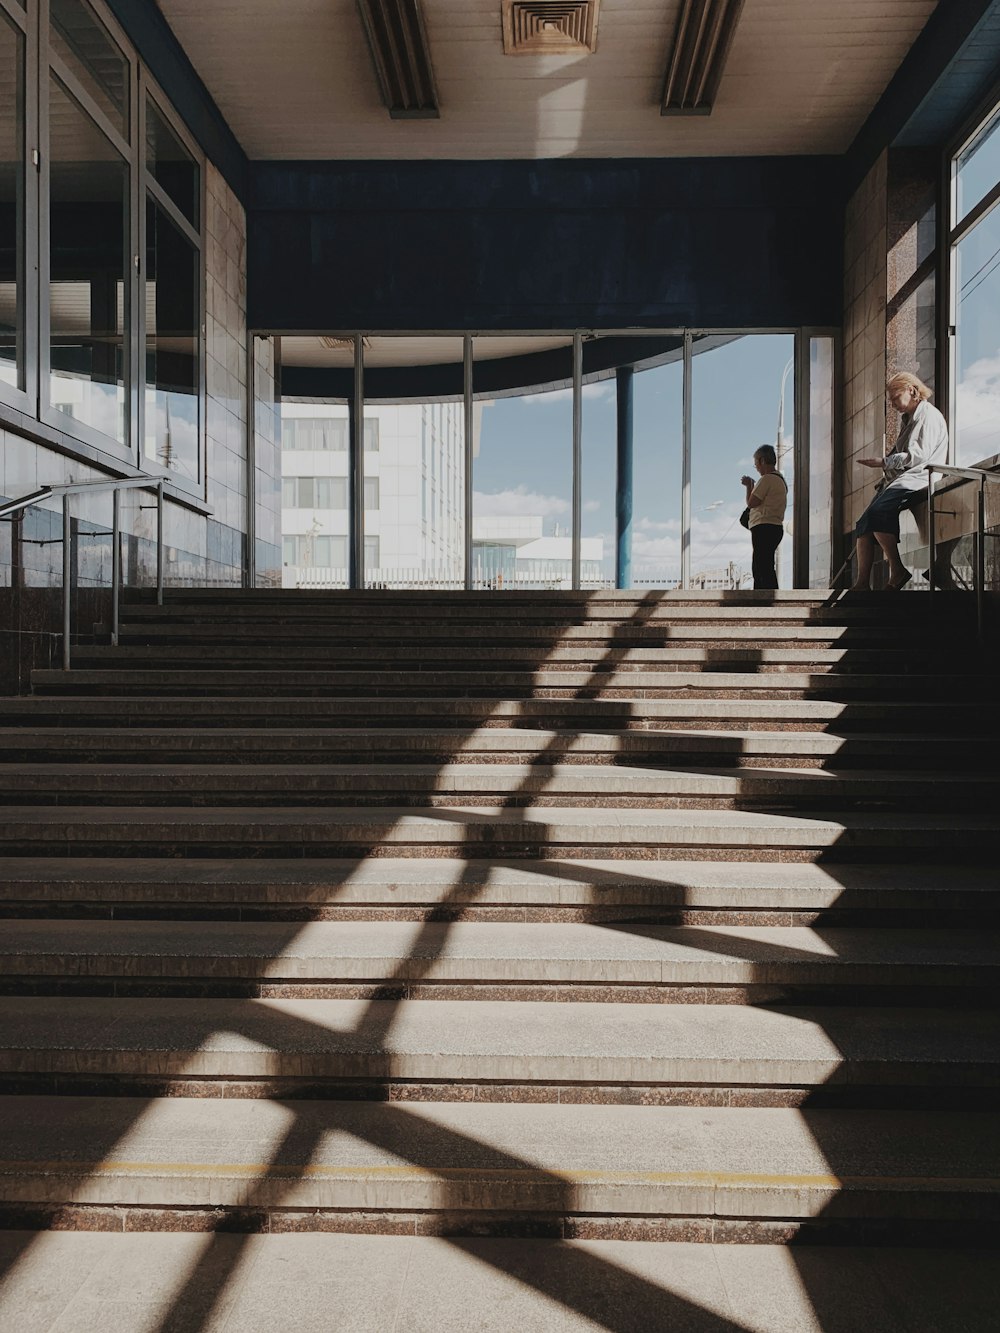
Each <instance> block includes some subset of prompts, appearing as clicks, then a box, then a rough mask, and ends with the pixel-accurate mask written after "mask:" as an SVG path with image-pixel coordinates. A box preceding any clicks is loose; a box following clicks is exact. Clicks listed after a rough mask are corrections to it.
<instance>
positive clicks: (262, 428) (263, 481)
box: [253, 338, 281, 588]
mask: <svg viewBox="0 0 1000 1333" xmlns="http://www.w3.org/2000/svg"><path fill="white" fill-rule="evenodd" d="M253 342H254V346H253V387H254V395H253V397H254V404H253V407H254V421H255V432H254V435H255V438H254V528H255V534H254V535H255V538H256V545H255V556H256V570H255V582H256V586H257V587H258V588H280V587H281V457H280V449H281V441H280V440H279V439H278V434H279V429H280V428H279V413H278V409H277V404H276V396H277V391H278V386H277V381H276V378H275V347H274V339H273V338H255V339H254V340H253Z"/></svg>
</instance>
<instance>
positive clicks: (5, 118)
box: [0, 9, 25, 390]
mask: <svg viewBox="0 0 1000 1333" xmlns="http://www.w3.org/2000/svg"><path fill="white" fill-rule="evenodd" d="M24 52H25V36H24V33H23V32H22V31H21V29H20V28H19V27H17V26H16V25H15V24H14V22H13V21H12V20H11V19H10V18H8V16H7V14H6V13H5V12H4V11H3V10H2V9H0V383H4V384H7V385H9V386H10V387H11V388H13V389H18V390H23V389H24V387H25V363H24V351H25V348H24V228H25V205H24V186H25V176H24V148H25V135H24V114H25V103H24Z"/></svg>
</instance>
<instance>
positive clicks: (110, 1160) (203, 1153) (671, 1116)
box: [0, 1097, 1000, 1217]
mask: <svg viewBox="0 0 1000 1333" xmlns="http://www.w3.org/2000/svg"><path fill="white" fill-rule="evenodd" d="M289 1131H290V1125H289V1111H288V1108H287V1105H285V1104H281V1103H277V1102H271V1101H267V1100H262V1099H258V1100H253V1101H240V1100H237V1099H225V1100H222V1101H219V1100H209V1099H198V1098H192V1099H184V1098H168V1099H164V1100H161V1101H154V1102H149V1101H148V1100H146V1099H141V1100H140V1099H131V1098H120V1099H101V1098H86V1097H81V1098H69V1097H66V1098H45V1097H22V1098H16V1099H10V1098H3V1099H0V1139H2V1140H3V1142H4V1145H5V1146H4V1157H3V1160H2V1161H0V1195H5V1196H7V1197H11V1195H12V1194H13V1196H14V1197H15V1198H23V1197H24V1190H25V1189H26V1188H27V1189H35V1190H37V1191H38V1192H37V1193H36V1194H34V1195H32V1196H30V1197H33V1198H34V1199H35V1201H38V1202H44V1201H45V1200H46V1199H47V1198H49V1197H56V1198H58V1199H60V1201H61V1199H62V1197H63V1196H64V1194H65V1190H66V1185H67V1179H71V1180H72V1181H73V1185H72V1189H73V1197H74V1199H75V1200H76V1201H77V1202H78V1203H88V1202H89V1203H94V1202H105V1201H109V1199H113V1200H115V1201H120V1202H123V1203H149V1202H154V1201H156V1202H162V1201H163V1200H166V1201H167V1202H169V1203H172V1204H174V1205H178V1204H180V1203H185V1204H189V1205H190V1204H194V1203H204V1202H205V1201H211V1203H212V1204H215V1205H219V1204H225V1203H230V1204H232V1203H235V1202H244V1201H245V1200H246V1198H247V1192H248V1184H250V1183H253V1186H254V1188H253V1196H254V1201H255V1204H256V1205H257V1206H265V1207H266V1206H269V1205H270V1206H283V1207H308V1206H323V1205H324V1204H325V1205H327V1206H330V1205H333V1206H338V1207H350V1206H352V1205H353V1206H358V1205H359V1204H360V1203H362V1202H363V1201H366V1202H367V1203H368V1206H372V1205H375V1206H381V1207H383V1208H386V1207H388V1208H392V1207H407V1206H409V1207H417V1206H420V1205H421V1203H422V1204H423V1206H425V1207H427V1206H430V1207H438V1208H440V1207H447V1206H452V1207H454V1206H456V1205H458V1204H464V1205H465V1206H466V1207H469V1206H471V1207H472V1208H474V1209H476V1210H479V1209H483V1210H487V1209H490V1208H491V1207H492V1208H496V1207H497V1206H498V1205H500V1204H501V1201H509V1200H510V1199H511V1198H515V1199H518V1200H519V1201H520V1203H521V1207H522V1208H527V1209H528V1210H529V1211H545V1209H546V1207H552V1206H553V1204H556V1206H561V1208H562V1209H568V1210H570V1211H579V1212H589V1211H597V1210H599V1209H602V1208H603V1210H605V1211H614V1212H617V1213H638V1214H652V1213H660V1214H662V1213H671V1212H684V1213H687V1214H691V1213H695V1212H697V1213H702V1214H704V1213H708V1214H710V1215H718V1214H724V1215H729V1216H733V1215H739V1214H745V1213H746V1212H747V1211H752V1212H753V1214H754V1215H755V1216H772V1217H776V1216H777V1217H789V1216H791V1217H801V1216H814V1215H816V1214H818V1213H819V1212H821V1211H822V1209H823V1208H824V1207H825V1206H826V1205H827V1204H828V1203H829V1202H830V1200H831V1198H832V1197H836V1198H837V1201H838V1206H839V1207H841V1208H842V1207H844V1206H845V1205H846V1204H847V1203H848V1202H849V1200H850V1199H851V1198H852V1196H855V1195H857V1196H859V1199H858V1204H856V1205H855V1206H861V1207H863V1208H864V1209H865V1212H866V1213H868V1211H869V1209H870V1208H872V1207H874V1206H875V1204H876V1200H877V1193H876V1192H878V1191H884V1192H886V1193H888V1194H889V1195H890V1196H892V1204H893V1207H894V1212H895V1211H896V1210H898V1209H899V1208H901V1207H903V1206H904V1205H908V1209H907V1211H909V1210H912V1212H913V1214H914V1215H916V1216H918V1217H919V1216H926V1215H928V1213H929V1214H930V1215H938V1214H939V1213H940V1212H944V1214H945V1215H950V1216H967V1215H968V1207H969V1201H970V1198H974V1197H975V1196H979V1197H980V1198H981V1199H982V1200H984V1202H985V1201H986V1200H988V1199H995V1198H996V1196H997V1194H998V1192H1000V1143H998V1127H997V1118H996V1117H995V1116H991V1115H989V1114H985V1113H974V1112H972V1113H970V1112H967V1113H951V1114H947V1115H942V1114H938V1113H934V1112H915V1111H898V1112H893V1113H891V1114H885V1113H879V1112H869V1111H812V1112H810V1111H806V1112H799V1111H787V1110H770V1109H768V1110H756V1109H755V1110H742V1109H735V1108H726V1109H723V1110H713V1109H703V1108H688V1107H634V1106H628V1107H622V1106H614V1107H608V1106H560V1105H547V1104H541V1105H502V1106H500V1105H482V1104H473V1105H466V1104H462V1103H453V1104H421V1105H407V1106H406V1107H405V1108H404V1107H401V1106H399V1105H398V1104H396V1105H392V1104H390V1105H384V1104H378V1103H361V1102H359V1103H351V1102H336V1101H331V1102H323V1101H309V1102H304V1103H302V1104H301V1105H300V1106H297V1107H296V1114H295V1127H294V1133H292V1134H290V1132H289ZM109 1153H110V1156H109V1155H108V1154H109ZM473 1182H474V1183H475V1187H476V1188H475V1189H474V1190H473V1189H470V1186H471V1185H472V1184H473ZM956 1193H958V1195H959V1197H958V1198H957V1199H955V1195H956ZM901 1196H902V1197H901Z"/></svg>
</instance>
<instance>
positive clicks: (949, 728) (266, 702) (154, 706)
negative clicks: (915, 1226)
mask: <svg viewBox="0 0 1000 1333" xmlns="http://www.w3.org/2000/svg"><path fill="white" fill-rule="evenodd" d="M59 674H61V673H59ZM88 719H89V720H93V719H100V721H101V723H102V725H104V726H107V727H117V728H123V727H134V726H141V727H150V726H169V727H173V726H174V725H176V724H177V723H178V722H182V723H186V724H188V725H190V724H191V723H192V722H197V723H198V724H199V725H200V726H211V727H228V726H246V725H247V724H252V723H258V724H259V725H260V726H264V727H268V728H270V727H271V726H281V725H286V726H287V725H292V726H303V725H309V724H311V723H313V722H318V721H321V720H324V721H327V722H328V721H330V720H334V721H336V723H337V724H338V725H339V726H341V727H352V728H371V727H379V728H381V727H390V726H397V727H398V726H399V725H400V724H404V725H415V726H420V725H422V724H425V725H426V724H431V725H434V726H438V727H441V726H450V727H452V728H455V729H461V728H463V727H479V726H495V727H507V726H520V727H524V726H528V725H531V723H532V722H537V723H539V724H541V725H543V726H545V727H552V726H553V725H558V724H560V723H561V724H564V725H566V726H573V727H579V726H591V727H601V728H609V727H614V728H620V729H623V730H628V729H638V730H673V729H682V730H685V731H686V730H689V729H690V728H691V727H696V728H698V729H699V730H706V729H710V728H717V729H718V730H720V731H725V732H729V731H739V732H743V731H747V730H750V731H772V730H775V729H780V730H792V731H798V730H809V729H812V730H816V731H827V730H833V731H834V732H836V733H838V734H842V733H844V732H851V733H853V732H855V731H859V730H860V731H873V730H874V731H879V732H882V731H885V730H886V729H889V730H893V731H896V730H899V729H901V728H905V727H907V726H912V727H913V728H915V729H919V735H920V736H934V735H941V734H942V733H943V734H945V735H950V734H953V733H954V732H956V731H968V730H972V731H973V732H974V734H975V735H976V736H979V737H982V736H983V735H984V732H985V731H986V729H987V728H989V727H992V726H993V725H994V724H995V723H997V722H1000V706H998V705H996V704H991V703H989V702H987V703H973V702H970V701H968V700H967V697H966V692H965V691H963V693H962V694H961V695H959V696H958V698H957V699H956V700H954V701H952V702H948V703H941V702H936V701H923V702H906V701H898V700H895V699H893V700H888V701H886V700H879V701H877V702H873V701H868V700H852V701H851V702H849V703H848V702H843V701H836V700H827V699H810V700H790V699H780V700H774V699H763V698H762V699H754V701H753V710H752V711H748V709H747V707H746V704H745V702H742V701H739V700H735V699H707V698H700V697H699V698H686V699H673V698H670V699H647V698H630V699H489V698H473V697H464V698H457V697H454V696H451V697H442V698H427V697H426V696H422V695H408V696H397V697H394V698H373V697H371V696H368V695H354V696H352V697H350V698H321V697H317V696H312V697H309V696H306V697H295V696H288V697H285V698H280V697H279V698H275V697H274V696H267V695H265V696H259V695H249V694H243V695H234V696H233V697H229V698H227V697H224V696H219V697H214V698H208V697H205V696H204V695H202V696H200V697H199V696H197V695H193V696H192V695H188V696H183V695H179V696H174V697H169V696H165V695H155V694H154V695H141V696H140V695H127V694H125V695H119V696H117V697H107V698H100V697H94V696H86V695H83V696H76V697H67V696H65V695H63V696H61V697H60V696H59V695H51V696H34V697H30V698H8V699H0V723H2V724H3V725H5V726H18V725H21V726H24V725H28V726H30V727H32V728H34V727H36V726H39V725H43V724H44V723H45V722H46V721H48V722H58V721H61V720H65V721H67V722H69V723H70V724H71V725H75V724H77V723H80V722H83V721H86V720H88Z"/></svg>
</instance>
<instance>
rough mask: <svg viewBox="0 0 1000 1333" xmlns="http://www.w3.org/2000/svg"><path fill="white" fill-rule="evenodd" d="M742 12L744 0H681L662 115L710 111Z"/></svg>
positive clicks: (694, 114)
mask: <svg viewBox="0 0 1000 1333" xmlns="http://www.w3.org/2000/svg"><path fill="white" fill-rule="evenodd" d="M742 9H743V0H681V8H680V14H679V15H678V17H677V27H676V29H675V31H674V41H673V46H672V48H671V51H670V59H669V61H668V64H667V77H666V82H665V83H664V85H663V105H662V106H661V107H660V114H661V115H664V116H707V115H708V114H709V113H710V112H711V110H712V106H713V104H714V102H715V97H716V94H717V93H718V91H719V84H720V83H721V82H722V71H723V70H724V69H725V66H726V58H727V57H728V55H729V47H730V45H731V44H732V40H733V33H734V32H735V31H736V25H737V23H738V22H739V20H740V13H741V11H742Z"/></svg>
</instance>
